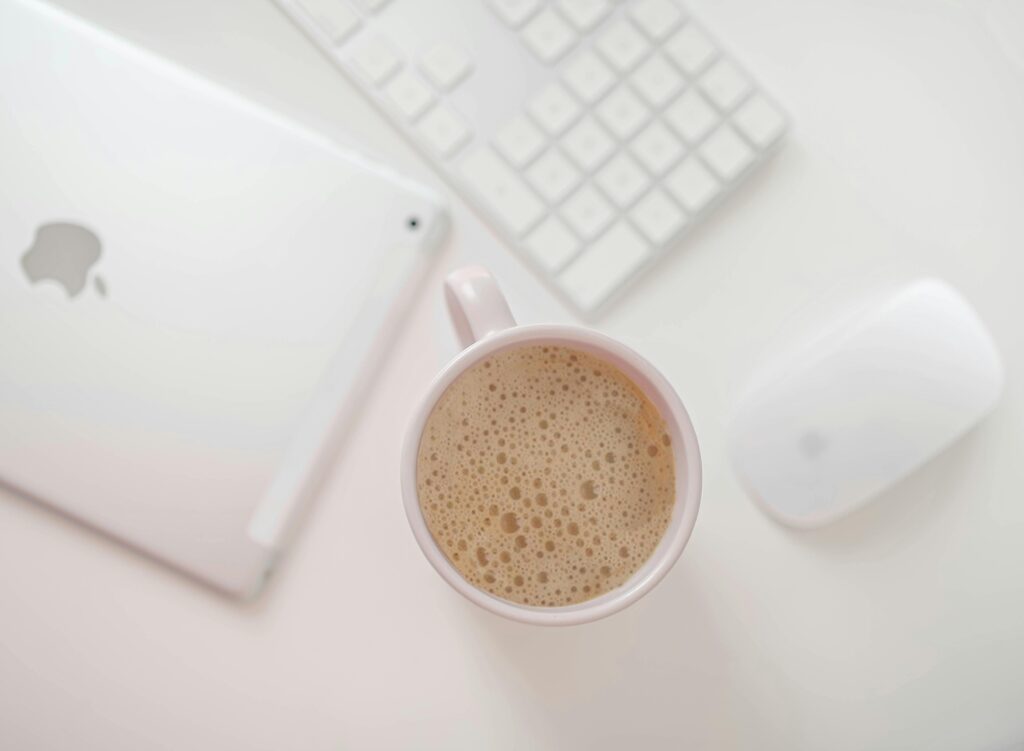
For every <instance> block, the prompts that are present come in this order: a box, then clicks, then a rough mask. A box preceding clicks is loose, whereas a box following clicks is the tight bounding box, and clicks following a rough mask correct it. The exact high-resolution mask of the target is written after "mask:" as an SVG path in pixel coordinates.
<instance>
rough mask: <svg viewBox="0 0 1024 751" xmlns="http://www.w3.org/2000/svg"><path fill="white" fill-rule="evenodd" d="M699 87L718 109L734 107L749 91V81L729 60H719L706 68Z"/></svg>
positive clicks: (726, 109)
mask: <svg viewBox="0 0 1024 751" xmlns="http://www.w3.org/2000/svg"><path fill="white" fill-rule="evenodd" d="M700 86H701V88H702V89H704V91H706V92H707V94H708V96H709V97H711V101H713V102H714V103H715V104H717V105H718V107H719V109H722V110H725V111H728V110H731V109H732V108H733V107H735V106H736V105H737V104H738V103H739V101H740V100H741V99H743V97H745V96H746V95H747V93H748V92H749V91H750V88H751V85H750V79H749V78H747V76H746V74H745V73H743V71H741V70H740V69H739V68H737V67H736V66H735V65H733V63H732V62H731V61H730V60H724V59H723V60H719V61H718V62H717V63H715V64H714V65H712V66H711V67H710V68H708V70H707V72H706V73H705V74H704V75H703V76H702V77H701V79H700Z"/></svg>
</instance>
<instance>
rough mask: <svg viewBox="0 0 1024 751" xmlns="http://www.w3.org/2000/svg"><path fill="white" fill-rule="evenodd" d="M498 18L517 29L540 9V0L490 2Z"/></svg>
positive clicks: (495, 0)
mask: <svg viewBox="0 0 1024 751" xmlns="http://www.w3.org/2000/svg"><path fill="white" fill-rule="evenodd" d="M491 7H492V8H493V9H494V12H495V13H497V14H498V18H500V19H501V20H502V21H504V22H505V23H507V24H508V25H509V26H511V27H512V28H518V27H519V26H521V25H522V23H523V21H525V20H526V19H527V18H529V17H530V16H532V15H533V14H534V13H535V12H536V11H537V8H539V7H540V0H491Z"/></svg>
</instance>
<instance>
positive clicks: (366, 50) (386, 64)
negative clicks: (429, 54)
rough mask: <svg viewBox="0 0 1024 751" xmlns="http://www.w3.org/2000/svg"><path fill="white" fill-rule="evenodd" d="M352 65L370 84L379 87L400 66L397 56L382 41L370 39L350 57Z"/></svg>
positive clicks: (400, 62)
mask: <svg viewBox="0 0 1024 751" xmlns="http://www.w3.org/2000/svg"><path fill="white" fill-rule="evenodd" d="M352 63H353V64H354V65H355V67H356V70H358V71H359V72H360V73H361V74H362V75H363V76H365V77H366V80H368V81H369V82H370V83H372V84H375V85H380V84H382V83H383V82H384V81H386V80H387V79H388V77H389V76H390V75H391V74H392V73H394V72H395V71H396V70H398V69H399V68H400V67H401V66H402V61H401V60H400V59H399V57H398V54H397V53H396V52H395V51H394V50H393V49H392V48H391V45H389V44H388V43H387V42H385V41H384V40H383V39H371V40H370V41H368V42H366V43H365V44H363V45H362V46H360V47H359V49H357V50H356V51H355V53H354V54H353V55H352Z"/></svg>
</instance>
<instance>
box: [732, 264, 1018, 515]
mask: <svg viewBox="0 0 1024 751" xmlns="http://www.w3.org/2000/svg"><path fill="white" fill-rule="evenodd" d="M817 342H818V343H817V344H815V345H814V346H813V347H812V348H810V349H809V350H806V351H803V352H800V353H795V354H794V355H792V356H791V357H790V358H788V359H787V360H786V361H785V362H784V363H783V366H782V367H780V368H777V369H775V370H774V375H773V376H771V377H769V378H767V379H764V380H762V382H761V383H759V384H756V385H755V386H753V387H752V388H751V389H750V390H749V391H748V393H747V394H746V395H745V396H744V397H743V398H742V400H741V402H740V404H739V406H738V408H737V410H736V412H735V415H734V418H733V420H732V422H731V425H730V427H729V435H728V443H729V454H730V456H731V459H732V463H733V465H734V467H735V470H736V472H737V473H738V475H739V477H740V479H741V481H742V483H743V485H744V486H745V487H746V489H747V490H748V492H749V493H750V494H751V495H752V496H753V497H754V498H755V500H757V501H758V502H759V503H760V505H761V506H762V507H763V508H764V509H765V510H766V511H767V512H768V513H769V514H771V515H772V516H774V517H775V518H777V519H778V520H779V521H782V522H784V523H786V524H789V525H792V526H797V527H815V526H819V525H822V524H826V523H828V522H831V521H834V520H836V519H838V518H840V517H842V516H844V515H846V514H848V513H850V512H851V511H853V510H854V509H856V508H858V507H859V506H861V505H863V504H864V503H866V502H867V501H869V500H870V499H871V498H872V497H874V496H876V495H877V494H878V493H880V492H881V491H883V490H885V489H886V488H887V487H889V486H890V485H892V484H893V483H895V482H896V481H897V480H900V479H901V478H903V477H905V476H906V475H908V474H910V473H911V472H913V471H914V470H915V469H917V468H918V467H920V466H921V465H922V464H924V463H925V462H927V461H928V460H929V459H930V458H931V457H933V456H935V455H936V454H937V453H938V452H940V451H941V450H942V449H944V448H946V447H947V446H949V445H950V444H952V443H953V442H954V441H956V440H957V439H958V438H959V437H960V436H962V435H963V434H964V433H965V432H966V431H967V430H968V429H970V428H971V427H972V426H973V425H974V424H975V423H977V422H978V421H979V420H981V419H982V418H983V417H984V416H985V415H986V414H987V413H988V412H990V411H991V410H992V408H993V407H994V406H995V404H996V402H997V401H998V399H999V394H1000V392H1001V391H1002V387H1003V368H1002V364H1001V362H1000V358H999V353H998V352H997V350H996V347H995V343H994V342H993V341H992V336H991V335H990V334H989V332H988V331H987V330H986V328H985V326H984V324H983V323H982V321H981V319H980V318H979V317H978V314H977V313H976V312H975V310H974V309H973V308H972V307H971V305H970V304H969V303H968V302H967V301H966V300H965V299H964V298H963V296H962V295H961V294H960V293H959V292H957V291H956V290H955V289H953V288H952V287H950V286H949V285H948V284H946V283H945V282H943V281H940V280H938V279H924V280H920V281H916V282H913V283H912V284H909V285H907V286H905V287H902V288H900V289H899V291H898V292H896V293H895V294H893V295H891V296H889V297H887V298H886V299H885V300H884V302H882V303H881V304H878V305H875V306H872V307H870V308H869V309H868V310H867V311H865V312H864V313H863V314H862V315H859V316H857V317H855V318H854V320H853V321H852V322H851V321H848V322H846V323H845V324H844V325H842V326H840V327H838V328H836V329H835V330H834V331H832V332H828V333H827V334H826V335H825V336H823V337H820V338H819V339H818V340H817Z"/></svg>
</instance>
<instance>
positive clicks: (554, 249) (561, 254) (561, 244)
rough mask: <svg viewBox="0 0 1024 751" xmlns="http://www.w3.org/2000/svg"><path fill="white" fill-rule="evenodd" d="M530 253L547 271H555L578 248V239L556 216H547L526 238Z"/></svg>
mask: <svg viewBox="0 0 1024 751" xmlns="http://www.w3.org/2000/svg"><path fill="white" fill-rule="evenodd" d="M525 245H526V249H527V250H528V251H529V253H530V255H531V256H533V258H534V259H535V260H536V261H537V262H538V263H540V265H541V266H543V267H544V268H545V269H547V270H548V271H557V270H558V269H560V268H561V267H562V266H564V265H565V263H566V261H568V260H569V259H570V258H572V257H573V256H574V255H575V254H576V251H578V250H579V249H580V241H579V240H577V239H576V236H575V235H574V234H573V233H572V232H570V231H569V229H568V228H567V227H566V226H565V224H564V223H563V222H562V220H560V219H559V218H558V217H554V216H551V217H548V218H547V219H545V220H544V221H543V222H541V223H540V226H539V227H537V229H535V230H534V231H533V232H531V233H530V234H529V235H528V236H527V238H526V243H525Z"/></svg>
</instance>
